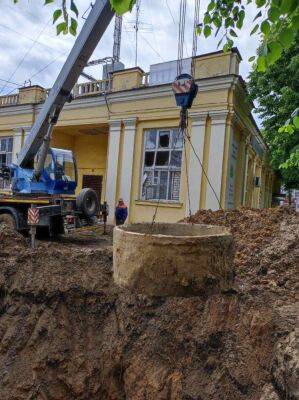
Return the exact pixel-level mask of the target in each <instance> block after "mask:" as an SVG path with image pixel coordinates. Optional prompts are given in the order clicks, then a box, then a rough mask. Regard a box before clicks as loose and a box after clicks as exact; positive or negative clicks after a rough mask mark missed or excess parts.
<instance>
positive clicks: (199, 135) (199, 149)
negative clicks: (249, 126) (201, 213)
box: [186, 112, 207, 215]
mask: <svg viewBox="0 0 299 400" xmlns="http://www.w3.org/2000/svg"><path fill="white" fill-rule="evenodd" d="M190 116H191V118H192V131H191V143H192V146H193V147H194V150H193V149H192V148H191V147H190V156H189V166H188V179H189V191H190V208H191V210H190V209H189V201H188V199H186V215H189V213H190V211H191V214H194V213H195V212H196V211H197V210H198V209H199V203H200V191H201V182H202V173H203V172H202V167H201V165H200V163H199V161H198V158H197V157H196V155H195V153H196V154H197V155H198V157H199V159H200V161H201V162H202V163H203V157H204V144H205V132H206V121H207V113H206V112H202V113H194V114H190Z"/></svg>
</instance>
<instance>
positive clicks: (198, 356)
mask: <svg viewBox="0 0 299 400" xmlns="http://www.w3.org/2000/svg"><path fill="white" fill-rule="evenodd" d="M192 221H193V222H196V223H209V224H217V225H225V226H228V227H230V229H231V231H232V233H233V235H234V238H235V245H236V258H235V274H236V276H235V283H234V286H233V287H232V288H231V290H229V291H227V292H225V293H218V294H214V295H211V296H209V297H206V298H202V297H201V298H200V297H190V298H178V297H177V298H147V297H145V296H141V295H135V294H132V293H130V292H128V291H125V290H123V289H120V288H118V287H116V286H115V285H114V283H113V279H112V247H111V237H110V236H108V237H107V236H106V237H104V236H102V235H101V232H99V231H85V232H84V231H83V232H81V233H79V234H76V235H71V236H70V237H66V238H63V239H62V240H61V241H56V242H40V243H39V246H38V249H37V250H35V251H33V250H31V249H29V248H28V244H27V240H26V239H24V238H23V237H21V236H19V235H18V234H16V233H15V232H13V231H11V230H9V229H8V228H5V229H4V228H2V230H1V231H0V257H1V258H0V260H1V262H0V400H23V399H24V400H29V399H30V400H34V399H36V400H54V399H55V400H58V399H59V400H73V399H84V400H108V399H109V400H122V399H128V400H168V399H169V400H217V399H225V400H226V399H227V400H234V399H236V400H237V399H238V400H243V399H244V400H249V399H252V400H278V399H285V400H286V399H288V400H291V399H298V398H299V388H298V377H299V376H298V375H299V366H298V350H297V349H296V336H295V320H296V299H295V293H296V288H298V260H299V240H298V239H299V224H298V217H297V216H296V215H295V214H293V213H292V212H291V211H289V210H287V209H271V210H263V211H256V210H251V209H242V210H239V211H232V212H220V211H219V212H209V211H200V212H198V213H197V214H196V215H195V216H193V217H192Z"/></svg>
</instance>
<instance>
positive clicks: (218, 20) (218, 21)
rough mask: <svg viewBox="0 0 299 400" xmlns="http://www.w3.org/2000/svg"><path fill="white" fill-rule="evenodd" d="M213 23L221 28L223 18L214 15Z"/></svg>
mask: <svg viewBox="0 0 299 400" xmlns="http://www.w3.org/2000/svg"><path fill="white" fill-rule="evenodd" d="M213 24H214V25H215V26H216V28H220V27H221V18H219V17H214V18H213Z"/></svg>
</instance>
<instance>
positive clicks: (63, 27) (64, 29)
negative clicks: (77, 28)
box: [56, 22, 68, 35]
mask: <svg viewBox="0 0 299 400" xmlns="http://www.w3.org/2000/svg"><path fill="white" fill-rule="evenodd" d="M67 31H68V27H67V23H66V22H61V23H60V24H58V25H57V26H56V32H57V35H60V34H61V33H62V32H63V33H64V34H66V33H67Z"/></svg>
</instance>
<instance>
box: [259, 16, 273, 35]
mask: <svg viewBox="0 0 299 400" xmlns="http://www.w3.org/2000/svg"><path fill="white" fill-rule="evenodd" d="M270 29H271V28H270V24H269V22H268V21H267V20H265V21H263V22H262V23H261V31H262V32H263V34H264V35H265V37H266V38H267V37H268V36H269V33H270Z"/></svg>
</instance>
